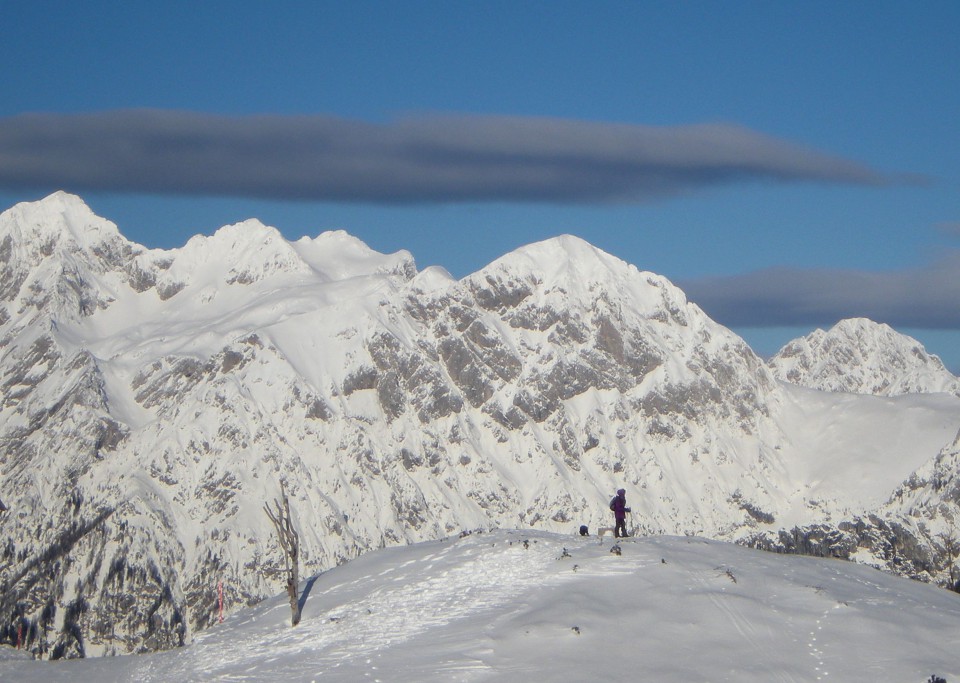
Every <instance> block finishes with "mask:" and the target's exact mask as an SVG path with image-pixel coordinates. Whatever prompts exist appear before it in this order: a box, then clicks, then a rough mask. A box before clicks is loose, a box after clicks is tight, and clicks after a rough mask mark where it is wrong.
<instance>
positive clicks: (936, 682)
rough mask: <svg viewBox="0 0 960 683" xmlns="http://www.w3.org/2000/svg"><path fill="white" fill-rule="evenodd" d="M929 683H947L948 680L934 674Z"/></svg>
mask: <svg viewBox="0 0 960 683" xmlns="http://www.w3.org/2000/svg"><path fill="white" fill-rule="evenodd" d="M927 683H947V679H946V678H940V677H939V676H937V675H936V674H934V675H933V676H930V680H929V681H927Z"/></svg>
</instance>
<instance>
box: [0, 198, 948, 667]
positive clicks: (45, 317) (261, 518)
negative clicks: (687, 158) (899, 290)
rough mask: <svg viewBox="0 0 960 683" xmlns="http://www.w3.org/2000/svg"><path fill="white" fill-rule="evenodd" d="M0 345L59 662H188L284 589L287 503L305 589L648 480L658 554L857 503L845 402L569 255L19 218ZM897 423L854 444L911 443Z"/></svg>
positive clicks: (673, 301) (2, 303) (553, 517)
mask: <svg viewBox="0 0 960 683" xmlns="http://www.w3.org/2000/svg"><path fill="white" fill-rule="evenodd" d="M0 338H2V340H3V342H2V348H0V354H2V357H0V373H2V374H0V382H2V386H3V404H2V410H0V439H2V441H0V443H2V452H0V475H2V478H3V479H2V498H3V500H4V502H5V503H6V504H7V506H8V507H9V508H10V509H9V511H7V512H5V513H3V515H2V516H0V525H2V530H3V535H4V538H5V539H6V545H5V547H4V550H3V565H2V569H0V582H2V591H0V595H2V596H3V597H2V598H0V611H2V614H3V623H5V624H10V626H8V627H7V628H6V631H4V632H3V633H2V637H3V638H5V640H6V642H16V640H17V638H20V639H22V640H24V642H26V643H27V645H28V647H30V648H32V649H34V650H35V651H37V652H38V653H40V654H43V655H45V656H57V657H59V656H81V655H97V654H103V653H125V652H134V651H139V650H144V649H157V648H165V647H172V646H176V645H178V644H180V643H182V642H184V641H185V640H187V639H189V638H190V637H191V635H192V634H193V633H194V632H196V631H197V630H198V629H202V628H204V627H205V626H207V625H209V624H210V623H212V622H213V621H214V620H215V619H216V618H217V615H218V610H219V594H220V590H221V588H222V591H223V593H224V596H225V604H226V609H227V610H229V609H231V608H235V607H237V606H241V605H245V604H249V603H251V602H254V601H257V600H259V599H261V598H262V597H264V596H266V595H272V594H274V593H276V592H278V591H279V590H281V588H282V585H283V583H282V575H281V574H282V571H281V570H282V561H283V558H282V555H281V553H280V551H279V549H278V548H277V545H276V541H275V539H274V538H273V531H272V528H271V526H270V523H269V520H268V518H267V517H266V515H265V514H264V512H263V506H264V503H266V502H269V501H271V500H273V499H274V498H275V497H276V496H277V495H279V491H280V487H281V484H282V485H283V486H284V487H285V489H286V490H287V492H288V493H289V495H290V498H291V507H292V509H293V515H294V518H295V523H296V525H297V527H298V529H299V531H300V534H301V537H302V551H303V557H302V561H303V565H304V570H305V572H307V573H309V572H314V571H318V570H321V569H323V568H326V567H330V566H333V565H335V564H336V563H339V562H343V561H345V560H347V559H350V558H352V557H355V556H356V555H357V554H359V553H361V552H363V551H365V550H367V549H370V548H375V547H380V546H383V545H387V544H396V543H404V542H408V541H417V540H423V539H428V538H437V537H442V536H445V535H449V534H452V533H456V532H458V531H460V530H462V529H464V528H475V527H491V526H496V527H535V528H543V529H549V530H554V531H571V530H573V529H574V528H576V527H577V526H579V525H580V524H587V525H589V526H590V527H591V528H596V527H597V526H599V525H605V524H608V523H609V520H608V519H607V517H608V516H609V512H608V511H607V510H606V503H607V501H608V500H609V497H610V495H611V494H612V492H613V491H614V490H615V489H617V488H619V487H621V486H623V487H626V488H627V490H628V497H629V500H630V503H631V505H632V507H633V509H634V510H635V511H636V512H635V519H634V520H632V524H633V526H635V527H636V529H637V531H638V533H670V534H684V533H689V534H702V535H707V536H712V537H718V538H726V539H731V540H744V539H748V538H756V537H759V535H762V534H766V533H768V532H769V533H774V532H776V531H777V530H779V529H780V528H781V527H783V526H784V524H787V523H788V522H789V523H790V524H794V523H797V524H800V523H814V522H819V521H821V520H823V519H836V518H839V516H840V515H841V514H842V512H843V511H845V510H849V509H851V507H852V508H855V509H859V508H858V507H857V506H858V504H859V503H858V501H853V502H851V500H842V499H840V498H838V497H836V496H830V495H824V494H822V489H821V488H817V487H818V486H819V484H818V482H819V481H820V480H822V478H823V477H822V472H818V471H815V470H814V469H813V468H811V467H810V466H809V461H810V460H811V458H813V459H817V458H819V459H820V461H823V462H827V463H829V462H830V461H831V459H835V457H837V454H835V453H834V452H833V451H831V450H830V446H829V445H827V446H826V447H825V448H820V447H818V448H811V447H810V446H809V443H810V442H809V439H805V437H804V434H805V433H807V432H811V431H812V432H815V433H817V432H820V431H825V429H824V421H825V420H826V419H827V418H826V417H823V416H824V415H828V414H829V413H830V412H831V411H830V410H824V411H821V412H820V413H817V416H815V417H811V414H812V413H811V411H809V410H808V409H807V406H809V405H810V399H809V395H808V394H807V393H805V392H804V390H792V389H791V388H790V387H789V386H787V385H784V384H781V383H778V382H776V381H775V379H774V377H773V375H772V373H771V371H770V370H769V369H768V368H767V367H766V366H765V365H764V363H763V362H762V361H760V360H759V359H758V358H757V356H756V355H755V354H754V353H753V352H752V351H751V350H750V349H749V347H747V345H746V344H745V343H744V342H743V341H742V340H741V339H739V338H738V337H737V336H736V335H734V334H732V333H731V332H730V331H729V330H726V329H725V328H723V327H722V326H720V325H717V324H716V323H714V322H713V321H711V320H710V319H709V318H707V317H706V316H705V315H704V314H703V312H702V311H701V310H700V309H699V308H697V307H696V306H694V305H692V304H690V303H689V302H688V301H687V300H686V298H685V297H684V295H683V293H682V292H681V291H680V290H678V289H677V288H676V287H674V286H673V285H671V284H670V283H669V282H667V281H666V280H665V279H664V278H662V277H659V276H657V275H654V274H652V273H646V272H642V271H639V270H637V269H636V268H635V267H633V266H630V265H628V264H626V263H624V262H622V261H620V260H619V259H616V258H614V257H612V256H610V255H609V254H605V253H603V252H601V251H599V250H597V249H595V248H594V247H592V246H590V245H589V244H586V243H585V242H583V241H582V240H579V239H577V238H574V237H569V236H566V237H559V238H556V239H554V240H549V241H547V242H543V243H539V244H535V245H530V246H528V247H525V248H523V249H520V250H518V251H516V252H514V253H512V254H508V255H506V256H504V257H503V258H501V259H499V260H498V261H496V262H494V263H492V264H491V265H490V266H488V267H487V268H484V269H483V270H481V271H479V272H478V273H475V274H474V275H472V276H470V277H467V278H465V279H463V280H460V281H456V280H453V279H452V278H450V277H449V275H447V274H446V273H445V272H443V271H441V270H439V269H436V268H430V269H427V270H425V271H423V272H418V271H417V269H416V267H415V265H414V263H413V260H412V258H411V257H410V256H409V254H407V253H406V252H400V253H398V254H393V255H383V254H377V253H376V252H373V251H371V250H370V249H369V248H367V247H366V246H365V245H363V244H362V243H360V242H359V241H357V240H355V239H354V238H352V237H350V236H349V235H346V234H345V233H342V232H337V233H325V234H323V235H320V236H319V237H317V238H315V239H303V240H299V241H297V242H288V241H286V240H284V239H283V238H282V237H281V236H280V234H279V233H278V232H277V231H276V230H274V229H272V228H268V227H266V226H263V225H262V224H260V223H258V222H256V221H247V222H245V223H241V224H238V225H235V226H228V227H226V228H223V229H221V230H220V231H218V232H217V233H216V234H215V235H213V236H210V237H196V238H194V239H192V240H190V242H188V243H187V244H186V245H185V246H184V247H183V248H182V249H178V250H171V251H155V250H147V249H144V248H143V247H141V246H139V245H135V244H132V243H130V242H128V241H126V240H125V239H124V238H123V237H122V236H121V235H120V234H119V232H118V231H117V229H116V227H115V226H113V225H112V224H111V223H109V222H108V221H105V220H103V219H101V218H98V217H96V216H94V215H93V214H92V213H91V212H90V211H89V209H88V208H87V207H86V206H85V205H83V203H82V202H81V201H80V200H79V199H78V198H76V197H71V196H69V195H63V194H58V195H54V196H52V197H50V198H48V199H46V200H44V201H42V202H38V203H35V204H22V205H18V206H17V207H14V208H13V209H11V210H10V211H8V212H6V213H4V214H3V215H2V216H0ZM942 398H943V401H940V402H939V403H936V402H935V403H930V404H924V405H923V406H919V407H917V408H916V411H917V414H919V415H922V416H925V417H924V420H921V419H919V418H916V417H910V418H909V419H906V420H904V421H903V424H902V431H903V435H902V436H903V438H901V439H883V440H878V442H877V443H876V444H874V445H875V447H876V449H879V450H880V451H881V453H880V454H879V456H878V457H880V456H882V457H881V460H882V461H883V462H884V463H891V462H896V463H900V465H899V466H901V467H902V466H903V464H902V463H903V462H907V463H912V462H916V464H917V466H919V465H921V464H922V463H924V462H926V461H928V460H930V459H931V458H933V457H934V456H935V455H936V452H937V450H938V449H939V448H940V447H941V446H942V444H943V443H946V442H947V441H948V440H949V439H951V438H952V437H953V435H954V434H955V433H956V431H957V429H958V428H960V410H958V409H957V405H958V404H957V401H956V400H955V399H950V397H942ZM948 399H950V400H952V402H950V401H949V400H948ZM864 400H866V399H864ZM858 405H860V404H858ZM865 405H866V404H865ZM872 406H873V404H869V405H866V408H863V409H862V410H860V413H859V414H861V415H862V418H861V419H860V420H859V421H858V422H857V423H856V425H855V426H854V427H850V426H843V425H841V426H840V427H839V429H840V430H841V431H843V430H844V429H846V430H847V432H850V430H865V429H869V428H870V425H873V424H876V423H878V422H880V421H883V422H885V423H886V422H889V420H888V416H889V414H890V410H892V408H889V407H887V408H885V409H884V411H886V412H883V411H880V412H876V410H875V408H874V407H872ZM831 424H832V423H831ZM931 424H933V425H934V426H933V427H932V428H931V427H930V425H931ZM864 425H866V427H865V426H864ZM834 428H836V427H834V426H831V429H834ZM850 433H852V432H850ZM859 433H860V432H859V431H858V432H856V434H859ZM919 434H922V435H923V437H922V438H919V437H918V438H913V437H914V436H915V435H919ZM904 442H909V443H911V444H913V445H912V450H911V451H910V452H909V453H906V454H905V453H903V452H902V448H901V447H902V444H903V443H904ZM930 444H936V445H935V446H931V445H930ZM874 445H872V446H871V448H873V447H874ZM927 450H929V453H928V452H927ZM897 472H898V470H896V469H894V468H891V470H890V472H889V473H888V474H887V475H885V476H883V477H878V481H879V482H880V483H879V484H878V486H879V487H880V488H883V487H884V486H886V487H887V488H885V489H883V490H884V491H885V492H889V491H892V490H893V489H894V488H895V487H896V486H897V485H898V484H899V483H900V482H901V481H902V478H903V477H902V476H901V475H898V474H897ZM904 474H906V473H904ZM818 491H820V492H821V493H817V492H818ZM873 493H875V491H874V492H873ZM885 495H886V494H885ZM884 497H885V496H884ZM864 500H866V498H864ZM861 507H862V506H861Z"/></svg>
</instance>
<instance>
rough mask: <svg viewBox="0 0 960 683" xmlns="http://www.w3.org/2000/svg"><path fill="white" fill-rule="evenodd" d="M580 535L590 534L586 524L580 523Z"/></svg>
mask: <svg viewBox="0 0 960 683" xmlns="http://www.w3.org/2000/svg"><path fill="white" fill-rule="evenodd" d="M580 535H581V536H589V535H590V530H589V529H587V525H586V524H581V525H580Z"/></svg>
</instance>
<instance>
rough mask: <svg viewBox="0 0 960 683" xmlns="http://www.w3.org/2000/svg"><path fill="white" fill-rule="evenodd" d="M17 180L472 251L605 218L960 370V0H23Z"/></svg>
mask: <svg viewBox="0 0 960 683" xmlns="http://www.w3.org/2000/svg"><path fill="white" fill-rule="evenodd" d="M0 22H2V25H3V26H4V27H6V28H5V31H4V38H3V41H2V42H0V93H2V95H3V96H2V97H0V205H2V207H3V208H6V207H9V206H12V205H13V204H15V203H16V202H18V201H23V200H33V199H37V198H39V197H41V196H43V195H44V194H46V193H48V192H49V191H52V190H55V189H65V190H68V191H71V192H75V193H77V194H79V195H81V196H82V197H83V198H84V199H85V200H86V201H87V203H88V204H90V205H91V207H92V208H93V209H94V211H96V212H97V213H98V214H100V215H102V216H105V217H107V218H109V219H111V220H113V221H114V222H116V223H117V224H118V226H119V227H120V230H121V231H122V232H123V233H124V234H125V235H126V236H127V237H128V238H130V239H132V240H134V241H137V242H140V243H142V244H144V245H146V246H149V247H162V248H171V247H177V246H181V245H182V244H183V243H184V242H185V241H186V240H187V239H188V238H189V237H190V236H191V235H194V234H197V233H203V234H210V233H212V232H214V231H215V230H216V229H217V228H218V227H220V226H222V225H225V224H228V223H231V222H236V221H238V220H243V219H245V218H249V217H257V218H260V219H261V220H263V221H264V222H265V223H268V224H270V225H273V226H275V227H277V228H279V229H280V230H281V231H282V232H283V233H284V234H285V235H286V236H287V237H288V238H290V239H295V238H299V237H301V236H303V235H310V236H314V235H316V234H318V233H319V232H321V231H323V230H327V229H339V228H342V229H345V230H347V231H348V232H350V233H351V234H354V235H356V236H357V237H359V238H360V239H362V240H364V241H365V242H366V243H367V244H369V245H370V246H371V247H373V248H374V249H377V250H379V251H384V252H391V251H395V250H397V249H408V250H409V251H410V252H412V253H413V255H414V257H415V258H416V260H417V263H418V265H419V266H420V267H421V268H422V267H425V266H427V265H434V264H436V265H442V266H444V267H445V268H447V269H448V270H449V271H450V272H451V273H453V274H454V275H456V276H463V275H466V274H468V273H470V272H472V271H474V270H476V269H478V268H480V267H482V266H484V265H486V264H487V263H489V262H490V261H492V260H493V259H495V258H497V257H498V256H501V255H503V254H505V253H507V252H509V251H512V250H513V249H516V248H517V247H519V246H522V245H523V244H526V243H529V242H532V241H536V240H540V239H545V238H548V237H551V236H554V235H557V234H561V233H572V234H576V235H578V236H580V237H582V238H584V239H586V240H588V241H589V242H591V243H593V244H595V245H596V246H598V247H600V248H602V249H604V250H605V251H608V252H610V253H612V254H614V255H616V256H618V257H620V258H622V259H624V260H626V261H628V262H630V263H633V264H635V265H636V266H637V267H639V268H641V269H644V270H651V271H654V272H657V273H661V274H663V275H666V276H667V277H669V278H670V279H672V280H673V281H674V282H676V283H677V284H679V285H680V286H681V287H683V288H684V289H685V291H687V293H688V295H689V296H690V298H691V299H692V300H694V301H696V302H697V303H699V304H700V305H701V306H703V308H704V309H705V310H706V311H707V313H708V314H710V315H711V316H712V317H713V318H714V319H716V320H718V321H719V322H721V323H723V324H726V325H728V326H730V327H732V328H733V329H734V330H736V331H737V332H739V333H740V334H742V335H743V336H744V337H745V338H746V339H747V341H748V342H750V343H751V345H752V346H753V347H754V348H755V350H757V351H758V352H759V353H761V354H764V355H767V354H770V353H772V352H774V351H776V349H777V348H779V346H780V345H782V344H783V343H785V342H786V341H788V340H789V339H791V338H793V337H795V336H798V335H800V334H805V333H807V332H809V331H811V330H812V329H814V328H815V327H828V326H830V325H832V324H833V323H834V322H836V320H838V319H840V318H843V317H852V316H866V317H871V318H873V319H875V320H878V321H880V322H887V323H889V324H891V325H893V326H894V327H895V328H897V329H898V330H900V331H903V332H906V333H908V334H911V335H912V336H915V337H917V338H918V339H920V341H921V342H923V343H924V344H925V346H926V347H927V349H928V350H930V351H931V352H934V353H937V354H939V355H940V356H941V357H942V358H943V359H944V361H945V362H946V363H947V365H948V366H949V367H950V368H951V369H953V370H954V371H955V372H956V371H958V370H960V154H958V151H960V125H958V123H957V122H958V121H960V87H958V85H957V83H958V81H957V74H958V73H960V41H957V40H956V32H957V29H958V27H960V3H956V2H952V1H943V2H923V3H913V2H870V3H865V2H845V3H836V2H802V3H799V2H798V3H787V2H723V3H719V2H636V3H632V2H591V3H585V2H584V3H573V2H563V1H560V2H523V3H517V2H349V3H348V2H342V3H333V2H280V3H267V2H243V1H235V2H202V3H197V2H164V3H145V2H95V1H91V2H85V3H76V2H45V1H43V0H35V1H33V2H30V3H14V2H7V3H4V4H3V5H0Z"/></svg>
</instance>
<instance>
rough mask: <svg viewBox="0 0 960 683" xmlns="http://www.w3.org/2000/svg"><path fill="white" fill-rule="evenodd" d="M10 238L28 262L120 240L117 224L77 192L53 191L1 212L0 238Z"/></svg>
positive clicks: (112, 243)
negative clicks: (88, 204) (94, 210)
mask: <svg viewBox="0 0 960 683" xmlns="http://www.w3.org/2000/svg"><path fill="white" fill-rule="evenodd" d="M6 240H10V242H11V243H12V244H16V245H17V246H18V247H19V249H20V251H19V253H18V254H17V256H18V257H19V258H21V259H28V260H29V261H30V263H31V264H33V263H36V262H37V261H38V260H39V259H42V258H44V257H48V256H50V255H52V254H55V253H62V252H63V251H75V250H78V249H81V250H85V251H90V250H102V248H103V247H102V245H116V244H118V243H122V244H123V245H128V246H129V247H130V248H134V247H136V248H137V249H141V248H140V247H139V245H133V244H132V243H130V242H128V241H127V240H126V239H124V238H123V237H122V236H121V235H120V232H119V230H118V229H117V226H116V225H115V224H114V223H112V222H111V221H108V220H107V219H105V218H101V217H100V216H97V215H96V214H95V213H94V212H93V211H92V210H91V209H90V207H89V206H87V204H86V203H85V202H84V201H83V200H82V199H80V197H77V196H76V195H72V194H69V193H67V192H55V193H53V194H51V195H49V196H48V197H45V198H44V199H41V200H39V201H36V202H21V203H20V204H17V205H16V206H14V207H12V208H11V209H8V210H7V211H4V212H3V213H2V214H0V241H6Z"/></svg>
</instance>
